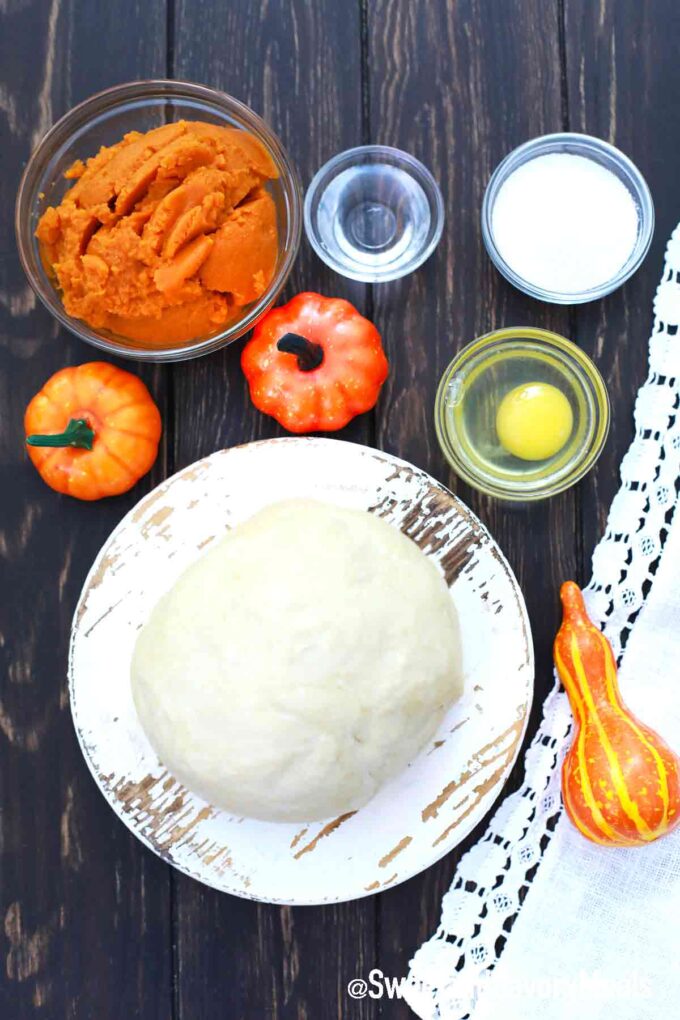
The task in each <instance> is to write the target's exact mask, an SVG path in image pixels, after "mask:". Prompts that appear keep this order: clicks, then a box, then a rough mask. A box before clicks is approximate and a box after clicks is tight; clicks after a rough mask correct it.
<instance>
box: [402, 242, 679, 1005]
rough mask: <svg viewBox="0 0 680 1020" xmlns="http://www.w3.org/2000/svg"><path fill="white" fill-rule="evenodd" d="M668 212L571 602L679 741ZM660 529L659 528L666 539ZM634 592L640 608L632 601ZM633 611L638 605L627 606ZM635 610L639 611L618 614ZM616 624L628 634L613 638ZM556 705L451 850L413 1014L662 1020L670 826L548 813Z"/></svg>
mask: <svg viewBox="0 0 680 1020" xmlns="http://www.w3.org/2000/svg"><path fill="white" fill-rule="evenodd" d="M679 325H680V226H678V227H677V228H676V229H675V231H674V233H673V235H672V237H671V240H670V241H669V243H668V246H667V249H666V261H665V265H664V273H663V277H662V280H661V283H660V284H659V287H658V289H657V293H656V297H655V300H654V327H653V331H652V336H651V339H650V343H649V376H648V378H647V381H646V382H645V383H644V385H643V386H642V387H641V388H640V390H639V392H638V396H637V401H636V405H635V439H634V441H633V443H632V444H631V446H630V449H629V450H628V452H627V453H626V455H625V457H624V459H623V462H622V464H621V480H622V485H621V489H620V490H619V492H618V493H617V495H616V497H615V498H614V501H613V503H612V506H611V509H610V512H609V518H608V521H607V528H606V531H605V534H604V536H603V538H602V539H601V541H600V542H599V544H598V546H597V548H596V549H595V552H594V554H593V576H592V580H591V582H590V584H589V585H588V587H587V589H586V600H587V605H588V609H589V612H590V615H591V617H592V619H593V621H594V622H595V623H596V624H598V625H599V626H601V627H602V629H603V630H604V632H605V634H606V635H607V637H608V638H609V640H610V641H611V643H612V645H613V647H614V651H615V654H616V655H617V656H618V657H619V658H621V655H622V650H623V649H625V652H626V654H625V657H624V658H623V660H622V663H621V687H622V691H623V693H624V697H625V699H626V701H627V703H628V704H629V705H630V707H631V708H632V709H633V711H636V712H637V713H638V714H639V715H640V716H641V717H642V718H643V719H644V720H645V721H646V722H648V723H649V724H650V725H652V726H655V727H656V728H657V729H659V730H660V732H662V733H663V735H664V736H665V737H666V739H667V740H668V741H669V743H671V745H672V746H675V747H676V748H678V747H680V695H679V694H678V680H677V678H678V667H677V664H678V662H680V582H678V581H677V580H676V577H677V568H676V567H675V564H677V563H680V514H679V515H678V522H677V524H676V526H675V528H674V529H673V532H672V535H671V522H672V518H673V511H674V509H675V505H676V502H677V500H678V490H679V489H680V410H679V407H680V336H679V335H678V327H679ZM669 536H671V537H669ZM643 606H644V610H643ZM641 610H643V611H642V612H641ZM638 614H639V620H638V622H637V623H636V625H635V628H634V629H633V630H631V628H632V627H633V623H634V622H635V620H636V618H637V617H638ZM629 634H630V635H631V637H630V641H628V636H629ZM570 727H571V713H570V710H569V705H568V702H567V699H566V695H565V694H564V693H563V692H562V691H561V690H560V689H559V687H558V685H557V684H556V685H555V687H554V689H553V691H552V692H551V694H550V695H549V696H548V698H547V699H546V701H545V705H544V710H543V721H542V723H541V725H540V727H539V730H538V732H537V734H536V736H535V738H534V740H533V742H532V744H531V746H530V747H529V750H528V751H527V753H526V758H525V778H524V782H523V784H522V787H521V789H519V790H518V791H517V792H516V793H514V794H512V795H511V796H509V797H507V798H506V799H505V800H504V801H503V803H502V804H501V805H500V807H499V808H498V809H497V811H496V813H495V814H494V816H493V818H492V819H491V821H490V823H489V826H488V828H487V830H486V832H485V834H484V836H483V837H482V838H481V839H480V841H479V842H478V843H477V844H476V845H475V846H473V847H472V848H471V849H470V850H469V851H468V852H467V853H466V854H465V855H464V857H463V858H462V859H461V861H460V864H459V866H458V869H457V871H456V874H455V877H454V880H453V883H452V885H451V888H450V889H449V891H448V892H447V894H446V895H445V897H444V900H443V903H442V914H441V922H440V925H439V928H438V929H437V931H436V933H435V934H434V936H433V937H432V938H431V939H430V940H429V941H428V942H426V943H425V944H424V945H423V946H421V948H420V949H419V950H418V951H417V952H416V954H415V956H414V957H413V959H412V961H411V965H410V970H409V974H408V979H407V984H406V988H405V993H404V997H405V998H406V1000H407V1001H408V1002H409V1004H410V1005H411V1007H412V1009H413V1010H414V1011H415V1012H416V1013H417V1014H418V1015H419V1016H421V1017H422V1018H424V1020H463V1018H464V1017H467V1016H470V1017H471V1018H472V1020H491V1018H497V1017H501V1016H502V1017H503V1020H533V1018H534V1017H541V1018H542V1020H543V1018H546V1020H562V1017H564V1018H565V1020H566V1018H567V1017H569V1018H570V1020H571V1018H573V1016H574V1015H575V1013H574V1010H575V1008H577V1009H578V1014H577V1015H580V1016H582V1017H583V1018H584V1020H600V1018H601V1017H602V1018H605V1017H606V1018H607V1020H609V1018H610V1017H611V1015H612V1011H613V1009H615V1010H616V1015H617V1020H666V1018H668V1020H677V1018H678V1016H680V965H678V962H677V953H678V949H680V830H676V831H675V833H673V834H672V835H671V836H668V837H666V838H665V839H662V840H659V841H658V842H657V843H655V844H653V845H651V846H649V847H645V848H644V849H643V850H637V849H633V850H630V849H611V848H602V847H599V846H596V845H595V844H591V843H589V842H588V841H587V840H585V839H584V838H582V837H581V836H580V834H579V833H577V832H576V831H575V830H574V829H573V827H572V825H571V823H570V821H569V819H568V818H567V817H566V816H563V812H562V806H561V800H560V766H561V763H562V758H563V756H564V754H565V752H566V750H567V748H568V746H569V743H570V739H569V734H570Z"/></svg>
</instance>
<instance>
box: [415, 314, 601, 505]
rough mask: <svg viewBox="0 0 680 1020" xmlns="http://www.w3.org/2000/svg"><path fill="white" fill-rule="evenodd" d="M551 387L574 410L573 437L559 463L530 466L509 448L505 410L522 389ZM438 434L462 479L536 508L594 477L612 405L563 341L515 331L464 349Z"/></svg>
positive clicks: (444, 399)
mask: <svg viewBox="0 0 680 1020" xmlns="http://www.w3.org/2000/svg"><path fill="white" fill-rule="evenodd" d="M535 383H539V384H547V386H549V387H555V388H556V389H558V390H559V391H560V392H561V393H562V394H563V395H564V396H565V397H566V398H567V400H568V402H569V405H570V408H571V422H572V424H571V432H570V434H569V436H568V438H567V439H566V442H564V443H563V444H562V445H561V446H560V448H559V449H558V450H557V452H555V453H554V454H553V455H552V456H550V457H546V458H545V459H542V460H524V459H521V458H520V457H517V456H515V455H514V454H513V453H510V452H508V450H507V449H505V448H504V447H503V445H502V444H501V442H500V439H499V437H498V432H497V415H498V408H499V406H500V404H501V401H502V400H503V398H504V397H505V396H506V395H507V394H509V393H512V391H513V390H515V388H516V387H523V386H528V385H530V384H535ZM435 428H436V430H437V438H438V439H439V443H440V446H441V448H442V451H443V453H444V455H445V457H446V459H447V460H448V462H449V463H450V465H451V467H452V468H453V470H454V471H455V472H456V474H457V475H458V476H459V477H460V478H462V479H463V480H464V481H466V482H467V483H468V484H469V485H472V486H473V487H474V488H476V489H479V490H481V491H482V492H485V493H487V494H488V495H490V496H496V497H498V498H500V499H506V500H515V501H530V500H536V499H545V498H546V497H547V496H553V495H555V494H556V493H558V492H563V491H564V490H565V489H568V488H569V487H570V486H572V485H573V484H574V483H575V482H577V481H578V480H579V479H580V478H583V476H584V475H585V474H586V472H588V471H589V470H590V469H591V467H592V466H593V465H594V463H595V461H596V460H597V458H598V457H599V455H600V453H601V452H602V447H603V446H604V443H605V440H606V438H607V433H608V431H609V398H608V396H607V390H606V387H605V384H604V381H603V379H602V376H601V375H600V373H599V372H598V370H597V368H596V367H595V365H594V364H593V362H592V361H591V360H590V358H589V357H588V356H587V355H586V354H585V353H584V352H583V351H582V350H581V348H580V347H577V346H576V344H574V343H572V342H571V340H567V339H566V338H565V337H563V336H559V334H557V333H551V332H549V331H548V330H545V329H535V328H533V327H511V328H508V329H499V330H496V331H495V332H494V333H489V334H487V335H486V336H482V337H479V338H478V339H477V340H473V342H472V343H471V344H468V345H467V347H464V348H463V349H462V350H461V351H460V352H459V353H458V354H457V356H456V357H455V358H454V359H453V361H452V362H451V364H450V365H449V367H448V368H447V369H446V371H445V372H444V375H443V376H442V379H441V382H440V384H439V389H438V391H437V398H436V403H435Z"/></svg>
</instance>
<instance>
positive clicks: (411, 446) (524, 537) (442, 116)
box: [367, 0, 576, 1017]
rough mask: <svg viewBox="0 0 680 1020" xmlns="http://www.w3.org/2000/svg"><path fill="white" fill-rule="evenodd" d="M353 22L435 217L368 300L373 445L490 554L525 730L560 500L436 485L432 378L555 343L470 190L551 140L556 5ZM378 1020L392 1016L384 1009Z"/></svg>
mask: <svg viewBox="0 0 680 1020" xmlns="http://www.w3.org/2000/svg"><path fill="white" fill-rule="evenodd" d="M367 12H368V40H369V67H370V72H371V73H370V80H369V93H370V121H371V129H372V133H373V135H374V136H375V140H376V141H379V142H384V143H387V144H390V145H396V146H399V147H400V148H403V149H406V150H408V151H409V152H412V153H413V154H414V155H416V156H418V157H419V158H421V159H422V160H423V161H424V162H425V163H426V164H427V165H428V166H429V167H430V168H431V169H432V171H433V173H434V174H435V177H436V178H437V179H438V180H439V182H440V184H441V187H442V191H443V193H444V200H445V206H446V212H447V221H446V226H445V229H444V236H443V238H442V242H441V245H440V247H439V249H438V251H437V252H436V253H435V254H434V255H433V257H432V258H431V259H430V260H429V262H428V263H427V264H426V265H425V266H424V267H423V268H422V269H421V270H420V271H419V272H417V273H416V274H414V275H413V276H412V277H410V278H407V279H405V280H403V281H399V282H397V283H395V284H391V285H388V286H384V287H376V288H375V295H374V307H375V320H376V323H377V325H378V328H379V329H381V330H382V332H383V333H384V335H385V337H386V340H387V346H388V350H389V354H390V356H391V359H392V369H393V370H392V374H391V377H390V380H389V381H388V384H387V389H386V393H385V396H384V399H383V401H382V404H381V415H380V418H379V422H378V440H379V445H380V446H381V447H383V448H385V449H387V450H389V451H390V452H393V453H398V454H400V455H401V456H404V457H407V458H408V459H410V460H413V461H414V462H415V463H416V464H418V465H419V466H420V467H424V468H426V469H427V470H429V471H431V472H432V474H433V475H435V477H438V478H440V479H442V480H443V481H445V482H447V483H448V484H449V485H450V486H451V488H452V489H453V490H454V491H456V492H457V493H459V494H460V495H461V497H462V498H463V499H464V500H465V501H466V502H467V503H468V504H469V505H470V506H471V507H472V508H473V509H474V510H475V512H476V513H477V514H478V515H479V516H480V517H481V519H482V520H483V521H484V522H485V523H486V524H487V525H488V526H489V528H490V529H491V532H492V534H494V536H495V537H496V538H497V540H498V541H499V543H500V545H501V548H502V549H503V550H504V552H505V553H506V555H507V557H508V559H509V561H510V563H511V565H512V567H513V569H514V570H515V572H516V574H517V576H518V578H519V581H520V584H521V585H522V587H523V590H524V593H525V596H526V600H527V605H528V608H529V612H530V615H531V619H532V623H533V629H534V644H535V649H536V660H537V682H536V703H535V708H534V712H533V716H532V722H531V729H533V728H534V726H535V724H536V721H537V718H538V715H539V711H540V704H541V702H542V700H543V697H544V695H545V693H546V692H547V689H548V687H549V685H550V683H551V668H550V660H551V656H550V643H551V637H552V633H553V630H554V627H555V625H556V623H557V599H556V591H557V586H558V583H559V582H560V581H561V580H562V579H563V578H564V577H566V576H568V575H570V574H571V573H572V572H573V571H574V568H575V565H576V543H575V535H574V524H575V521H576V510H575V507H576V503H575V496H574V493H573V492H571V493H567V494H565V495H563V496H561V497H559V498H557V499H553V500H551V501H549V502H546V503H541V504H535V505H533V506H524V507H514V506H511V505H508V504H505V505H504V504H502V503H500V502H498V501H495V500H491V499H488V498H485V497H482V496H480V495H479V494H478V493H475V492H473V491H471V490H470V489H469V488H467V487H466V486H464V485H462V484H461V483H460V482H458V481H457V479H456V478H455V477H453V476H452V475H451V473H450V471H449V470H448V468H447V465H446V463H445V461H444V459H443V457H442V455H441V453H440V450H439V448H438V445H437V440H436V436H435V431H434V426H433V406H434V397H435V391H436V387H437V383H438V380H439V377H440V375H441V373H442V372H443V370H444V368H445V367H446V365H447V364H448V362H449V361H450V360H451V358H452V357H453V355H454V354H455V353H456V352H457V351H458V350H459V349H460V348H461V347H462V346H463V345H464V344H465V343H467V342H469V341H470V340H472V339H474V338H475V337H476V336H479V335H481V334H483V333H487V332H489V330H491V329H493V328H496V327H499V326H503V325H523V324H526V325H543V326H546V327H548V328H551V329H554V330H555V331H557V332H559V333H568V332H569V320H568V313H566V312H565V311H564V310H560V309H555V308H550V307H549V306H545V305H541V304H538V303H537V302H535V301H532V300H531V299H529V298H525V297H524V296H523V295H521V294H520V293H519V292H518V291H516V290H514V289H513V288H512V287H510V285H508V284H507V283H506V282H505V281H504V280H503V279H502V278H501V277H500V276H499V274H498V273H497V272H496V270H495V269H494V268H493V266H492V264H491V262H490V260H489V259H488V257H487V255H486V252H485V250H484V246H483V242H482V237H481V229H480V210H481V204H482V197H483V194H484V188H485V186H486V183H487V181H488V178H489V176H490V174H491V172H492V170H493V169H494V167H495V165H496V164H497V163H498V161H499V160H500V159H501V158H502V157H503V156H504V155H505V154H506V153H507V152H508V151H509V150H510V149H512V148H513V147H514V146H516V145H518V144H519V143H520V142H522V141H525V140H526V139H528V138H530V137H532V136H534V135H538V134H543V133H545V132H548V131H555V130H560V128H561V126H562V101H561V88H560V57H559V46H558V39H559V36H558V21H557V7H556V5H555V6H553V5H547V4H544V3H540V2H526V3H506V2H505V0H494V2H484V3H480V2H474V0H470V2H463V0H461V2H455V3H454V2H449V3H445V2H441V3H428V4H422V5H416V4H411V3H409V2H408V0H377V2H375V3H369V4H368V5H367ZM477 835H478V834H477ZM469 842H470V840H468V841H466V844H465V845H468V844H469ZM461 849H462V848H461ZM460 852H461V850H458V851H456V852H455V853H453V854H450V855H449V856H448V857H447V858H446V859H445V860H444V861H443V862H442V863H441V864H440V865H438V866H436V867H434V868H431V869H429V870H428V871H427V872H426V873H425V874H423V875H421V876H419V877H418V878H415V879H413V880H412V881H411V882H408V883H407V884H405V885H404V886H401V887H399V888H397V889H395V890H393V891H391V892H387V893H384V894H383V895H382V896H381V897H380V898H379V912H380V913H379V917H380V933H381V942H380V947H379V955H378V960H379V966H380V967H381V968H382V969H383V971H384V972H385V973H386V974H388V975H395V976H396V975H399V974H402V973H404V972H405V969H406V966H407V964H408V960H409V957H410V956H411V954H412V952H413V951H414V950H415V948H416V947H417V945H418V944H419V943H420V942H421V941H422V939H423V938H425V937H427V936H428V935H429V934H431V933H432V931H433V930H434V928H435V927H436V924H437V921H438V918H439V910H440V904H441V895H442V893H443V891H444V889H445V888H446V886H447V884H448V880H449V878H450V875H451V873H452V869H453V866H454V864H455V861H456V860H457V859H458V857H459V856H460ZM388 1015H389V1016H390V1017H391V1016H400V1015H404V1016H407V1015H408V1011H407V1009H406V1007H402V1008H401V1009H400V1008H399V1007H398V1006H397V1005H396V1004H390V1006H389V1013H388Z"/></svg>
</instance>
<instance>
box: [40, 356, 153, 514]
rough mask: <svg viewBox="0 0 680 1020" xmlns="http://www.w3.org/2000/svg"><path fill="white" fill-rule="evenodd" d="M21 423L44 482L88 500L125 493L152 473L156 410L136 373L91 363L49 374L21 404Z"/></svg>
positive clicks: (101, 363)
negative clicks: (27, 403) (36, 391)
mask: <svg viewBox="0 0 680 1020" xmlns="http://www.w3.org/2000/svg"><path fill="white" fill-rule="evenodd" d="M24 427H25V431H26V444H27V448H28V455H29V457H30V458H31V460H32V461H33V463H34V465H35V466H36V468H37V469H38V471H39V472H40V475H41V476H42V478H43V480H44V481H45V482H46V483H47V484H48V485H49V486H50V487H51V488H52V489H56V491H57V492H63V493H65V494H67V495H69V496H75V497H76V499H84V500H93V499H101V498H102V497H104V496H117V495H119V494H120V493H122V492H127V490H128V489H131V488H132V486H133V485H134V484H135V482H137V481H138V479H139V478H141V477H142V475H145V474H146V472H147V471H149V469H150V468H151V466H152V464H153V463H154V461H155V460H156V456H157V454H158V442H159V439H160V436H161V416H160V413H159V411H158V408H157V407H156V405H155V403H154V402H153V400H152V399H151V395H150V394H149V391H148V390H147V388H146V386H145V385H144V383H143V382H142V381H141V379H138V378H137V376H135V375H132V373H130V372H125V371H124V370H123V369H122V368H117V367H116V366H115V365H108V364H106V363H104V362H100V361H93V362H89V363H87V364H85V365H77V366H76V367H74V368H63V369H62V370H61V371H60V372H56V373H55V375H53V376H52V377H51V378H50V379H48V381H47V382H46V383H45V385H44V386H43V388H42V389H41V390H40V392H39V393H37V394H36V395H35V396H34V397H33V399H32V400H31V402H30V404H29V405H28V407H27V408H26V414H25V417H24Z"/></svg>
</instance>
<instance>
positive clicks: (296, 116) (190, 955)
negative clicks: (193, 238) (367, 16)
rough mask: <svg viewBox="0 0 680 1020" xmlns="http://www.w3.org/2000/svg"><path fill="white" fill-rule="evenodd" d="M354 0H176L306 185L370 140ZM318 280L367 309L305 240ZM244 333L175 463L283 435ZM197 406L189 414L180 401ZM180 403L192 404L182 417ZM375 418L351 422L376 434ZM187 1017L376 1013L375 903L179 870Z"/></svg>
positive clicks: (202, 401) (187, 38) (180, 51)
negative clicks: (194, 878)
mask: <svg viewBox="0 0 680 1020" xmlns="http://www.w3.org/2000/svg"><path fill="white" fill-rule="evenodd" d="M360 54H361V44H360V19H359V5H358V4H352V5H349V4H337V3H335V2H333V0H320V2H318V3H315V4H309V3H306V2H304V0H294V2H292V3H291V2H288V0H272V2H270V3H266V4H252V3H250V2H248V0H235V2H232V3H230V4H223V3H219V2H209V0H203V2H201V3H198V4H197V3H195V2H191V3H190V2H188V0H179V3H178V6H177V20H176V25H175V71H176V73H177V75H178V76H180V77H185V78H191V79H194V80H197V81H203V82H206V83H207V84H209V85H212V86H216V87H218V88H222V89H224V90H225V91H226V92H229V93H231V94H232V95H234V96H236V97H237V98H239V99H242V100H244V101H245V102H247V103H248V104H249V105H251V106H252V107H253V108H254V109H255V110H257V111H258V112H259V113H260V114H262V115H263V116H264V118H265V120H267V121H268V123H269V124H271V125H272V127H273V128H274V130H275V131H276V132H277V133H278V135H279V137H280V138H281V140H282V142H283V144H284V145H285V146H286V148H287V149H288V151H289V152H290V153H291V154H292V155H293V158H294V159H295V161H296V162H297V165H298V167H299V170H300V174H301V177H302V181H303V185H304V186H306V185H307V184H308V183H309V180H310V179H311V177H312V175H313V173H314V172H315V170H316V169H317V168H318V167H319V166H320V165H321V163H323V162H324V161H325V160H326V159H328V158H329V157H330V156H331V155H333V153H335V152H337V151H339V150H340V149H344V148H347V147H349V146H351V145H356V144H359V143H360V142H361V141H362V97H361V81H360ZM300 290H319V291H321V292H322V293H325V294H329V295H337V296H340V297H346V298H349V300H351V301H353V302H354V303H355V304H356V305H357V306H358V307H359V308H363V309H365V308H366V304H365V288H364V287H363V286H362V285H356V284H351V283H349V282H348V281H345V280H342V279H341V278H339V277H337V276H335V275H333V274H332V273H330V271H328V270H327V269H326V268H325V267H324V266H323V265H322V264H321V263H320V262H319V261H318V259H317V258H316V256H314V255H313V254H312V253H311V251H310V249H309V247H308V246H307V243H306V241H303V248H302V251H301V255H300V258H299V260H298V262H297V265H296V268H295V270H294V273H293V276H292V279H291V281H290V282H289V285H288V287H287V288H286V293H285V295H284V297H290V296H292V295H293V294H294V293H296V292H298V291H300ZM241 348H242V344H241V343H237V344H234V345H232V347H231V348H229V349H227V350H225V351H222V352H220V353H218V354H216V355H214V356H211V357H210V358H205V359H203V360H201V361H199V362H195V363H193V364H191V365H183V366H180V367H179V368H178V369H177V370H176V372H175V401H176V406H177V408H178V414H177V419H178V430H177V435H176V444H175V456H176V463H177V467H181V466H182V465H184V464H186V463H189V462H191V461H193V460H195V459H196V458H198V457H201V456H203V455H205V454H207V453H211V452H212V451H213V450H216V449H218V448H220V447H223V446H231V445H234V444H236V443H243V442H247V441H249V440H252V439H259V438H267V437H269V436H273V435H279V434H281V430H280V429H278V428H277V426H276V425H275V423H274V422H273V421H272V420H271V419H268V418H265V417H263V416H262V415H261V414H259V412H257V411H255V409H254V408H253V407H252V406H251V405H250V401H249V399H248V395H247V388H246V385H245V381H244V379H243V376H242V373H241V369H240V364H239V359H240V353H241ZM186 408H190V409H191V413H190V414H188V413H186V412H185V410H184V409H186ZM180 409H182V413H181V416H180ZM369 430H370V417H369V416H364V418H363V419H362V420H360V421H356V422H355V423H354V424H353V425H351V426H350V427H349V428H348V429H346V430H345V431H344V433H343V435H344V437H345V438H353V439H356V440H359V441H363V442H366V441H368V439H369V435H370V431H369ZM175 883H176V884H175V904H176V939H177V957H178V973H177V1002H178V1012H179V1016H180V1017H181V1018H185V1020H192V1018H193V1017H197V1016H205V1017H208V1016H210V1017H212V1016H217V1015H218V1013H219V1015H221V1016H225V1017H230V1018H231V1017H233V1018H234V1020H236V1018H239V1020H248V1018H251V1017H252V1018H257V1020H260V1018H262V1017H265V1016H267V1017H269V1016H273V1017H300V1018H302V1017H309V1018H312V1017H313V1018H314V1020H322V1018H323V1017H331V1016H332V1017H338V1016H345V1015H346V1012H347V1015H351V1016H352V1017H353V1018H360V1017H362V1016H368V1015H371V1014H370V1013H369V1011H368V1006H364V1005H360V1004H359V1005H357V1004H353V1003H351V1002H349V1001H348V1000H347V997H346V995H345V992H344V986H345V985H346V982H347V981H348V980H349V978H351V977H353V976H354V975H355V974H359V975H360V974H362V973H364V972H365V971H366V970H367V969H368V968H369V967H370V966H371V960H372V959H373V956H374V940H373V916H374V906H373V904H372V903H371V902H364V903H358V904H356V903H355V904H347V905H343V906H339V907H329V908H324V909H309V908H302V909H288V908H279V907H270V906H266V905H256V904H254V903H249V902H246V901H242V900H237V899H234V898H231V897H226V896H221V895H220V894H219V893H215V892H213V891H211V890H209V889H203V888H201V887H200V886H198V885H196V883H193V882H190V881H188V880H186V879H184V878H182V877H181V876H176V879H175Z"/></svg>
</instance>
